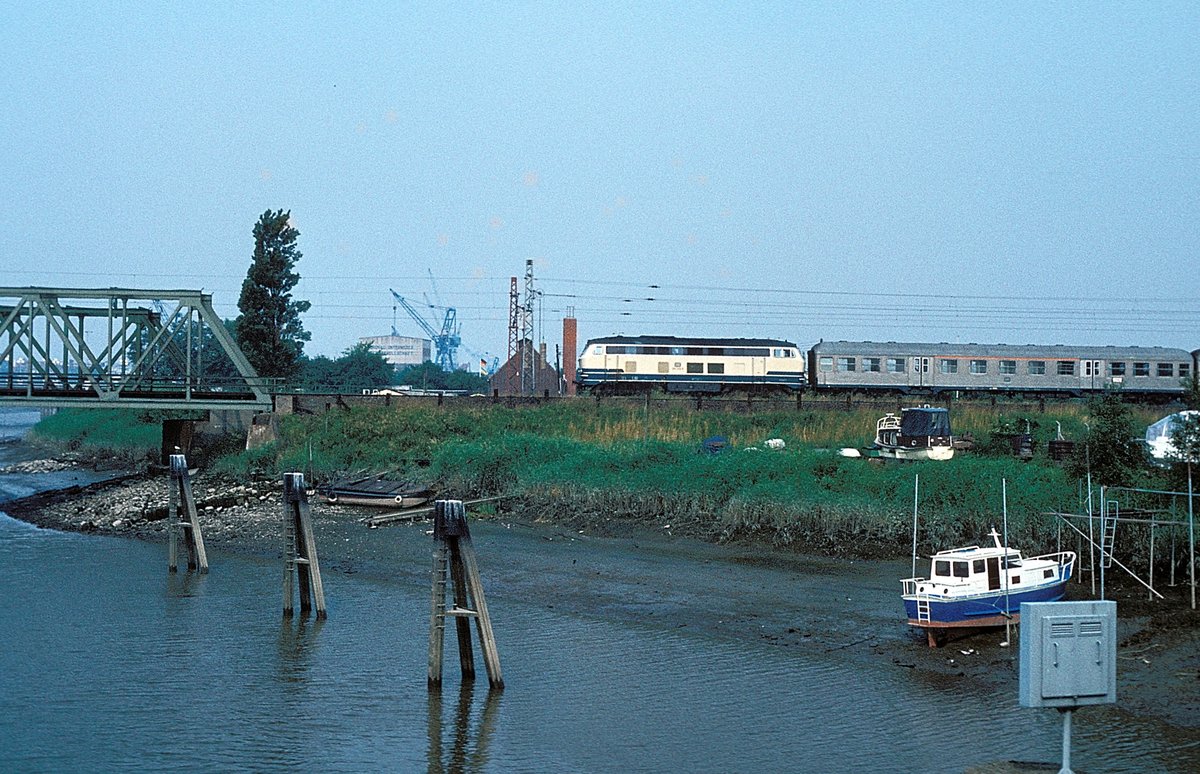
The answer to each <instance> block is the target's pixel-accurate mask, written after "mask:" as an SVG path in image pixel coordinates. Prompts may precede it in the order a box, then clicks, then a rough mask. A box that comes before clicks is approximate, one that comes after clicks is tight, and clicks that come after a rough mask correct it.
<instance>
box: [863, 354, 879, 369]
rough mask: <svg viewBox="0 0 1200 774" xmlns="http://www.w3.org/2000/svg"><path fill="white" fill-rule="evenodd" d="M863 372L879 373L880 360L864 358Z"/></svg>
mask: <svg viewBox="0 0 1200 774" xmlns="http://www.w3.org/2000/svg"><path fill="white" fill-rule="evenodd" d="M863 370H864V371H875V372H878V371H879V358H877V357H864V358H863Z"/></svg>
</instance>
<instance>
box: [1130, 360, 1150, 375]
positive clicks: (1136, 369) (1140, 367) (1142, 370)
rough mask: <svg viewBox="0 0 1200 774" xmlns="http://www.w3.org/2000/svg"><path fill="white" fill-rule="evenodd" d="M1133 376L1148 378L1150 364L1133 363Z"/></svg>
mask: <svg viewBox="0 0 1200 774" xmlns="http://www.w3.org/2000/svg"><path fill="white" fill-rule="evenodd" d="M1133 375H1134V376H1149V375H1150V364H1149V363H1134V364H1133Z"/></svg>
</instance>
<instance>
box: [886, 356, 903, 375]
mask: <svg viewBox="0 0 1200 774" xmlns="http://www.w3.org/2000/svg"><path fill="white" fill-rule="evenodd" d="M887 370H888V373H889V374H902V373H904V358H902V357H889V358H888V359H887Z"/></svg>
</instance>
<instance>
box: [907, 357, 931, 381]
mask: <svg viewBox="0 0 1200 774" xmlns="http://www.w3.org/2000/svg"><path fill="white" fill-rule="evenodd" d="M930 359H931V358H927V357H914V358H913V359H912V364H913V365H912V378H911V379H909V382H908V383H909V384H910V385H912V386H915V387H928V386H929V385H930V384H932V382H931V381H930V379H929V361H930Z"/></svg>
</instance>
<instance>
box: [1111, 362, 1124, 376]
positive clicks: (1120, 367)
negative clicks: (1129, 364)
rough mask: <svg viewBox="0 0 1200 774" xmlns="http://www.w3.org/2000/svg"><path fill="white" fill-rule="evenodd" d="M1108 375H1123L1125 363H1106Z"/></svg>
mask: <svg viewBox="0 0 1200 774" xmlns="http://www.w3.org/2000/svg"><path fill="white" fill-rule="evenodd" d="M1108 375H1109V376H1124V375H1125V363H1124V362H1116V363H1109V364H1108Z"/></svg>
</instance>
